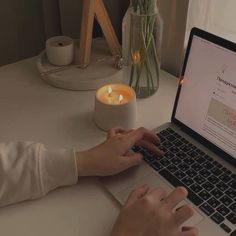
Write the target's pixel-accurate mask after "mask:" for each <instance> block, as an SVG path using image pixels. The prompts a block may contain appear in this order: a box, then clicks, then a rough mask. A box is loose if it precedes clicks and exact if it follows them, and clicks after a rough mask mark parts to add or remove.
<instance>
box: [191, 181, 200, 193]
mask: <svg viewBox="0 0 236 236" xmlns="http://www.w3.org/2000/svg"><path fill="white" fill-rule="evenodd" d="M190 188H191V189H192V190H193V191H194V192H195V193H198V192H200V191H201V190H202V187H201V186H200V185H198V184H196V183H194V184H192V185H191V186H190Z"/></svg>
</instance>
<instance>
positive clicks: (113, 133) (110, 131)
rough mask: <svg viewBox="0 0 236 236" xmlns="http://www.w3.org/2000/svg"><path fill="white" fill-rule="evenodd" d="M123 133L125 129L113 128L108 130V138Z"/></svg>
mask: <svg viewBox="0 0 236 236" xmlns="http://www.w3.org/2000/svg"><path fill="white" fill-rule="evenodd" d="M120 132H123V129H122V128H121V127H113V128H111V129H109V130H108V132H107V138H111V137H113V136H115V135H116V134H117V133H120Z"/></svg>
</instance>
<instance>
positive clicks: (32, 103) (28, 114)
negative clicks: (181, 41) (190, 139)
mask: <svg viewBox="0 0 236 236" xmlns="http://www.w3.org/2000/svg"><path fill="white" fill-rule="evenodd" d="M35 63H36V58H31V59H27V60H23V61H20V62H17V63H15V64H11V65H7V66H4V67H1V68H0V142H2V141H15V140H31V141H37V142H42V143H44V144H45V145H46V146H47V147H48V148H53V147H69V148H72V147H77V148H78V149H86V148H89V147H91V146H93V145H96V144H98V143H99V142H101V141H102V140H104V138H105V135H106V134H105V133H104V132H102V131H101V130H100V129H98V128H97V127H96V126H95V124H94V123H93V120H92V119H93V110H94V95H95V91H84V92H81V91H80V92H73V91H66V90H61V89H57V88H53V87H50V86H49V85H47V84H45V83H44V82H43V81H42V80H41V79H40V76H39V74H38V72H37V69H36V65H35ZM176 88H177V81H176V78H175V77H173V76H171V75H170V74H168V73H166V72H164V71H162V72H161V81H160V88H159V90H158V92H157V93H156V94H155V95H154V96H152V97H150V98H148V99H143V100H138V122H137V127H139V126H144V127H146V128H148V129H153V128H155V127H156V126H158V125H160V124H162V123H164V122H166V121H169V120H170V117H171V112H172V107H173V103H174V98H175V94H176ZM0 176H1V174H0ZM119 208H120V206H119V205H118V204H117V202H116V201H115V200H114V199H113V198H112V197H111V196H110V195H109V194H108V193H107V192H106V191H105V190H104V189H103V187H102V186H100V185H99V184H98V182H97V180H96V178H87V179H80V181H79V183H78V185H76V186H72V187H66V188H61V189H58V190H55V191H53V192H51V193H50V194H48V195H47V196H46V197H44V198H42V199H40V200H35V201H27V202H24V203H20V204H16V205H12V206H9V207H5V208H0V235H2V236H15V235H17V236H28V235H29V236H75V235H80V236H95V235H96V236H106V235H109V233H110V230H111V227H112V224H113V223H114V220H115V218H116V216H117V214H118V212H119Z"/></svg>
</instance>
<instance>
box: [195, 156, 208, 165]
mask: <svg viewBox="0 0 236 236" xmlns="http://www.w3.org/2000/svg"><path fill="white" fill-rule="evenodd" d="M195 161H196V162H197V163H199V164H202V163H204V162H205V161H206V159H205V158H203V157H201V156H198V157H196V158H195Z"/></svg>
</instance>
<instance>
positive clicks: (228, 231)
mask: <svg viewBox="0 0 236 236" xmlns="http://www.w3.org/2000/svg"><path fill="white" fill-rule="evenodd" d="M220 227H221V228H222V229H223V230H224V231H225V232H226V233H230V232H231V229H230V228H229V226H227V225H226V224H224V223H222V224H221V225H220Z"/></svg>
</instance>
